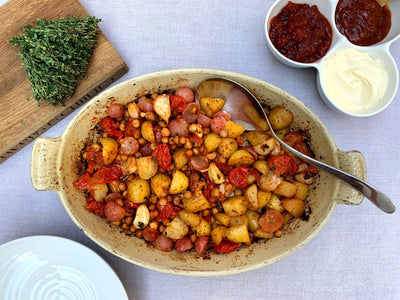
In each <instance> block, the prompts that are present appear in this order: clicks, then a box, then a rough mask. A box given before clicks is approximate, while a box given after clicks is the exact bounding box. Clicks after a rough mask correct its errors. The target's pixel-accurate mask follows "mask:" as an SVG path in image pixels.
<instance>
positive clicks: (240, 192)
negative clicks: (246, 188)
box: [235, 189, 243, 196]
mask: <svg viewBox="0 0 400 300" xmlns="http://www.w3.org/2000/svg"><path fill="white" fill-rule="evenodd" d="M242 194H243V192H242V190H241V189H236V190H235V196H242Z"/></svg>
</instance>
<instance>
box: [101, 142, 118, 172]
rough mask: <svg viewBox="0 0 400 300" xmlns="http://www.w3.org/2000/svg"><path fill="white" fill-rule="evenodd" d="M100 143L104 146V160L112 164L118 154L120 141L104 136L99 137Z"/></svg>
mask: <svg viewBox="0 0 400 300" xmlns="http://www.w3.org/2000/svg"><path fill="white" fill-rule="evenodd" d="M99 142H100V144H101V145H102V146H103V160H104V164H105V165H109V164H111V163H112V162H113V161H114V159H115V157H116V156H117V154H118V143H117V141H116V140H114V139H113V138H110V137H103V138H100V139H99Z"/></svg>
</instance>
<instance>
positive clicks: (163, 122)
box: [158, 120, 168, 129]
mask: <svg viewBox="0 0 400 300" xmlns="http://www.w3.org/2000/svg"><path fill="white" fill-rule="evenodd" d="M158 125H160V127H162V128H166V127H167V122H165V121H164V120H161V121H159V122H158ZM167 129H168V128H167Z"/></svg>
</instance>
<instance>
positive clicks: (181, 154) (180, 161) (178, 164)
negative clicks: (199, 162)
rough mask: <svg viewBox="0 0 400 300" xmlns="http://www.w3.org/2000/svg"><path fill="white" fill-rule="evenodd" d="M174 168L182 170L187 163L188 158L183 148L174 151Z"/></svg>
mask: <svg viewBox="0 0 400 300" xmlns="http://www.w3.org/2000/svg"><path fill="white" fill-rule="evenodd" d="M172 157H173V159H174V164H175V168H177V169H178V170H179V169H182V168H183V167H184V166H185V165H186V164H187V163H188V162H189V158H188V157H187V156H186V151H185V149H184V148H180V149H178V150H176V151H175V152H174V154H173V156H172Z"/></svg>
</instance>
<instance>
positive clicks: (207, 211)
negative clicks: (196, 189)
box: [202, 209, 210, 217]
mask: <svg viewBox="0 0 400 300" xmlns="http://www.w3.org/2000/svg"><path fill="white" fill-rule="evenodd" d="M202 214H203V217H207V216H208V215H209V214H210V210H209V209H205V210H203V212H202Z"/></svg>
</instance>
